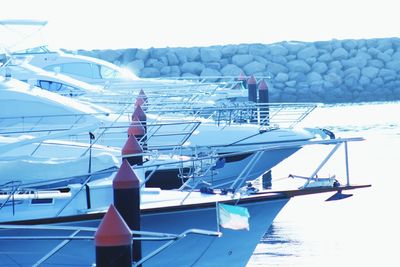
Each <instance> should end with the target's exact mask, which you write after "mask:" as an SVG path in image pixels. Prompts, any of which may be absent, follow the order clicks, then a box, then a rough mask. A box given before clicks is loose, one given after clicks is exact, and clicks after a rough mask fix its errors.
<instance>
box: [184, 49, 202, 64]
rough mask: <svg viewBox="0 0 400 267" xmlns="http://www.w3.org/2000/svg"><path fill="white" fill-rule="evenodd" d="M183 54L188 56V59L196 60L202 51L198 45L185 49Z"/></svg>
mask: <svg viewBox="0 0 400 267" xmlns="http://www.w3.org/2000/svg"><path fill="white" fill-rule="evenodd" d="M183 54H184V55H185V56H186V57H187V60H188V61H196V60H199V59H200V52H199V48H198V47H189V48H186V49H184V50H183Z"/></svg>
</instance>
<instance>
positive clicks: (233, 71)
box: [221, 64, 243, 77]
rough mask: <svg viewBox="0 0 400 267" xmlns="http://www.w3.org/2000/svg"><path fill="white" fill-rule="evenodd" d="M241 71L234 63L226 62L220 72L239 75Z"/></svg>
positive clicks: (225, 74)
mask: <svg viewBox="0 0 400 267" xmlns="http://www.w3.org/2000/svg"><path fill="white" fill-rule="evenodd" d="M242 72H243V70H242V69H241V68H239V67H238V66H236V65H233V64H228V65H226V66H225V67H223V68H222V69H221V73H222V75H223V76H234V77H239V75H240V74H241V73H242Z"/></svg>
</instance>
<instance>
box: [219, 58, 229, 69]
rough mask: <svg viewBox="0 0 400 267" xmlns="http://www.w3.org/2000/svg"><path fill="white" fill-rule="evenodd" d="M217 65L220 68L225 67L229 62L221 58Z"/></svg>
mask: <svg viewBox="0 0 400 267" xmlns="http://www.w3.org/2000/svg"><path fill="white" fill-rule="evenodd" d="M219 64H221V68H223V67H225V66H226V65H228V64H230V62H229V60H228V59H227V58H223V59H221V60H220V61H219Z"/></svg>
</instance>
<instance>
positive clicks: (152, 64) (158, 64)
mask: <svg viewBox="0 0 400 267" xmlns="http://www.w3.org/2000/svg"><path fill="white" fill-rule="evenodd" d="M144 66H145V67H154V68H157V69H159V70H160V69H161V68H162V67H164V64H163V63H161V62H160V61H158V60H157V59H155V58H149V59H148V60H147V61H146V63H145V64H144Z"/></svg>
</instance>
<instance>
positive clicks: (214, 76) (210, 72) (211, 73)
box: [200, 68, 222, 82]
mask: <svg viewBox="0 0 400 267" xmlns="http://www.w3.org/2000/svg"><path fill="white" fill-rule="evenodd" d="M200 76H201V77H210V78H208V79H207V81H210V82H216V81H218V79H219V77H221V76H222V75H221V73H220V72H219V71H217V70H215V69H210V68H204V69H203V71H202V72H201V74H200Z"/></svg>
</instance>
